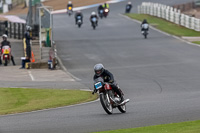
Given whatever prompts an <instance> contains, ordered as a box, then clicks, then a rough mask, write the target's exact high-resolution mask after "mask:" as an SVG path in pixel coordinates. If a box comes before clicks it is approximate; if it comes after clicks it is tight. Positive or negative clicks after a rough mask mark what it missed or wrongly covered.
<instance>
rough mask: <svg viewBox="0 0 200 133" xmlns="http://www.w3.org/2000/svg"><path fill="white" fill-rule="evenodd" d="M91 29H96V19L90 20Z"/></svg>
mask: <svg viewBox="0 0 200 133" xmlns="http://www.w3.org/2000/svg"><path fill="white" fill-rule="evenodd" d="M92 27H93V29H94V30H95V29H96V27H97V18H96V17H93V18H92Z"/></svg>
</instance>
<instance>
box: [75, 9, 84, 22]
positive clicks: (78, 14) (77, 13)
mask: <svg viewBox="0 0 200 133" xmlns="http://www.w3.org/2000/svg"><path fill="white" fill-rule="evenodd" d="M74 17H75V23H76V24H77V22H78V17H80V19H81V22H82V24H83V14H82V13H81V11H77V12H76V14H75V16H74Z"/></svg>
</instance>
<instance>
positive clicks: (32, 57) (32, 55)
mask: <svg viewBox="0 0 200 133" xmlns="http://www.w3.org/2000/svg"><path fill="white" fill-rule="evenodd" d="M31 62H35V57H34V54H33V51H31Z"/></svg>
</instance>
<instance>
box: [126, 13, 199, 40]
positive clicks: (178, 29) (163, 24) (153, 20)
mask: <svg viewBox="0 0 200 133" xmlns="http://www.w3.org/2000/svg"><path fill="white" fill-rule="evenodd" d="M126 15H127V16H128V17H130V18H132V19H136V20H139V21H143V20H144V19H147V21H148V22H149V24H150V25H152V26H153V27H155V28H157V29H159V30H162V31H164V32H167V33H169V34H172V35H176V36H200V32H197V31H194V30H191V29H188V28H185V27H183V26H180V25H177V24H174V23H171V22H169V21H167V20H164V19H162V18H158V17H155V16H151V15H147V14H132V13H131V14H126Z"/></svg>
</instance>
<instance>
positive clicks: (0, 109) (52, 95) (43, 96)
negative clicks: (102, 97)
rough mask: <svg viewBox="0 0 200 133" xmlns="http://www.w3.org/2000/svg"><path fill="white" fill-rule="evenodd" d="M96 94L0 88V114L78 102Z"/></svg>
mask: <svg viewBox="0 0 200 133" xmlns="http://www.w3.org/2000/svg"><path fill="white" fill-rule="evenodd" d="M96 98H97V95H92V94H91V92H88V91H80V90H57V89H24V88H0V115H5V114H11V113H20V112H28V111H34V110H41V109H47V108H55V107H60V106H67V105H72V104H79V103H83V102H88V101H92V100H95V99H96Z"/></svg>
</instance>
